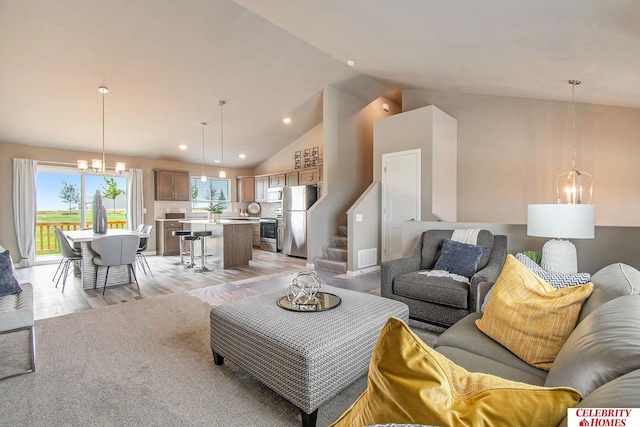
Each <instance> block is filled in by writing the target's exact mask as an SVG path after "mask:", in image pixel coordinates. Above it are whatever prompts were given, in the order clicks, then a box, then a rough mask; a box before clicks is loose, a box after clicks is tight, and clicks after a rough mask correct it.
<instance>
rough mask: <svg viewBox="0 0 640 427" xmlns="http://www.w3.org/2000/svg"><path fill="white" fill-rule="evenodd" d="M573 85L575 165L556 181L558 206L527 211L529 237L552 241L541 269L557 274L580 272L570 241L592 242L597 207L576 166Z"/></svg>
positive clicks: (588, 176) (573, 121)
mask: <svg viewBox="0 0 640 427" xmlns="http://www.w3.org/2000/svg"><path fill="white" fill-rule="evenodd" d="M569 84H570V85H571V128H572V138H573V162H572V166H571V170H570V171H569V172H564V173H561V174H560V175H558V176H557V177H556V203H555V204H535V205H529V206H528V207H527V235H528V236H536V237H549V238H551V240H548V241H547V242H545V244H544V246H543V247H542V258H541V260H540V266H541V267H542V268H543V269H545V270H547V271H551V272H554V273H560V274H574V273H577V272H578V256H577V253H576V247H575V245H574V244H573V243H571V242H570V241H569V240H567V239H593V238H594V235H595V206H594V205H592V204H591V196H592V195H593V177H592V176H591V174H588V173H587V172H583V171H580V170H578V167H577V166H576V97H575V90H576V85H579V84H580V80H569Z"/></svg>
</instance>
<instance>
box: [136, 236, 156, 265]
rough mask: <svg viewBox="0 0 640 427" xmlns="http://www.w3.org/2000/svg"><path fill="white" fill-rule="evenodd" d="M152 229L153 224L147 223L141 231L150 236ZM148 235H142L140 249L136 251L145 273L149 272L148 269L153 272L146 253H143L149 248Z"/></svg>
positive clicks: (137, 258) (137, 259)
mask: <svg viewBox="0 0 640 427" xmlns="http://www.w3.org/2000/svg"><path fill="white" fill-rule="evenodd" d="M152 231H153V225H145V226H144V227H142V230H140V233H144V234H147V235H148V236H150V235H151V232H152ZM148 236H147V237H140V244H139V245H138V250H137V251H136V261H138V264H140V267H142V271H143V272H144V274H147V270H149V273H151V267H149V263H148V262H147V258H146V257H145V256H144V253H143V252H144V251H146V250H147V246H148V245H149V237H148ZM152 275H153V274H152Z"/></svg>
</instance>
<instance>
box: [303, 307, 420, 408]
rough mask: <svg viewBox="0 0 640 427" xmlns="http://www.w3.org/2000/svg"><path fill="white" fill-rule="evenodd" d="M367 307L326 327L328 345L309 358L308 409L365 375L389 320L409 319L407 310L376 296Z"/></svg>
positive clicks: (318, 404)
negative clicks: (331, 335) (329, 332)
mask: <svg viewBox="0 0 640 427" xmlns="http://www.w3.org/2000/svg"><path fill="white" fill-rule="evenodd" d="M356 301H357V296H356ZM367 306H368V307H369V310H368V311H366V312H364V313H363V312H361V311H360V312H359V313H352V315H351V316H344V317H341V318H338V319H336V320H337V324H329V325H327V329H328V330H330V331H333V332H331V333H332V334H333V338H332V340H331V343H330V345H326V346H324V347H322V348H321V349H318V350H317V351H315V352H314V353H313V354H310V355H309V358H310V363H309V369H310V370H309V377H310V379H309V382H310V384H312V385H313V387H312V388H311V391H310V406H311V407H312V408H318V407H320V406H321V405H323V404H324V403H326V402H327V401H328V400H329V399H331V398H332V397H334V396H335V395H336V394H338V393H339V392H340V391H342V390H344V389H345V388H347V387H348V386H349V385H351V384H352V383H353V382H354V381H356V380H357V379H358V378H360V377H362V376H363V375H365V374H366V373H367V372H368V370H369V362H370V361H371V355H372V353H373V348H374V347H375V344H376V342H377V341H378V336H379V335H380V331H381V330H382V327H383V326H384V325H385V323H386V322H387V320H388V319H389V318H390V317H397V318H399V319H402V320H403V321H405V322H407V321H408V320H409V308H408V307H407V306H406V305H405V304H403V303H399V302H398V301H394V300H387V299H386V298H379V297H378V298H376V299H374V300H367Z"/></svg>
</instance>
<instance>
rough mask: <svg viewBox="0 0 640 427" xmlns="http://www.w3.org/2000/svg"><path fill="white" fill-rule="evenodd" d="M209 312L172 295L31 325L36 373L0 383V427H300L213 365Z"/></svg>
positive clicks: (351, 391) (335, 407)
mask: <svg viewBox="0 0 640 427" xmlns="http://www.w3.org/2000/svg"><path fill="white" fill-rule="evenodd" d="M210 308H211V306H210V305H209V304H207V303H206V302H203V301H202V300H200V299H198V298H196V297H193V296H189V295H187V294H174V295H168V296H162V297H156V298H151V299H145V300H141V301H135V302H128V303H125V304H119V305H115V306H108V307H103V308H98V309H94V310H89V311H85V312H82V313H75V314H69V315H66V316H61V317H55V318H50V319H43V320H39V321H36V355H37V372H36V373H33V374H27V375H22V376H19V377H15V378H11V379H8V380H5V381H0V396H2V397H1V398H0V413H1V414H2V416H1V417H0V425H8V426H9V425H10V426H58V425H60V426H62V425H65V426H130V425H131V426H133V425H135V426H178V425H189V426H200V425H202V426H205V425H207V426H299V425H301V421H300V415H299V411H298V409H297V408H295V407H294V406H293V405H292V404H290V403H289V402H288V401H286V400H285V399H283V398H281V397H280V396H278V395H276V394H275V393H274V392H272V391H271V390H270V389H268V388H267V387H265V386H263V385H262V384H261V383H259V382H257V381H256V380H254V379H253V378H252V377H251V376H250V375H248V374H247V373H245V372H244V371H242V370H240V369H239V368H238V367H237V366H235V365H234V364H233V362H232V361H225V364H224V365H222V366H216V365H214V364H213V358H212V355H211V349H210V347H209V311H210ZM417 332H419V331H417ZM419 334H420V332H419ZM421 335H423V334H421ZM5 338H6V337H5ZM430 338H432V337H431V336H430V335H429V333H426V336H425V341H427V342H428V341H429V340H430ZM23 340H24V338H23ZM25 351H26V347H25ZM23 355H24V357H26V356H27V353H23ZM4 356H7V355H6V354H3V353H2V342H1V341H0V361H3V360H4V361H6V360H8V359H6V358H4ZM11 357H12V358H14V359H15V351H14V352H13V353H12V355H11ZM4 364H5V363H4V362H0V365H4ZM365 388H366V377H363V378H361V379H360V380H358V381H357V382H356V383H354V384H353V385H352V386H350V387H349V388H347V389H346V390H344V391H343V392H342V393H340V394H339V395H338V396H336V397H335V398H334V399H332V400H331V401H330V402H328V403H327V404H326V405H324V406H323V407H321V408H320V410H319V413H318V426H320V427H321V426H327V425H328V424H330V423H331V422H333V421H334V420H335V419H337V418H338V417H339V416H340V414H341V413H342V412H343V411H344V410H345V409H347V408H348V407H349V406H350V405H351V403H352V402H353V401H354V400H355V399H356V398H357V397H358V396H359V395H360V393H361V392H362V391H364V389H365Z"/></svg>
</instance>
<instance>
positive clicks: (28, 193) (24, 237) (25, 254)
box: [13, 159, 38, 267]
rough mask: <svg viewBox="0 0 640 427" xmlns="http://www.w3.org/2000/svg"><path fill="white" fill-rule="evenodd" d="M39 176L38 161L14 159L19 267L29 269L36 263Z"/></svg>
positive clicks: (15, 217) (14, 210)
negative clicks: (37, 182)
mask: <svg viewBox="0 0 640 427" xmlns="http://www.w3.org/2000/svg"><path fill="white" fill-rule="evenodd" d="M37 175H38V162H37V160H32V159H13V224H14V226H15V229H16V239H17V240H18V250H19V251H20V262H19V263H18V267H28V266H30V265H33V263H34V262H35V261H36V212H37V210H38V207H37V203H36V177H37Z"/></svg>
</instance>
